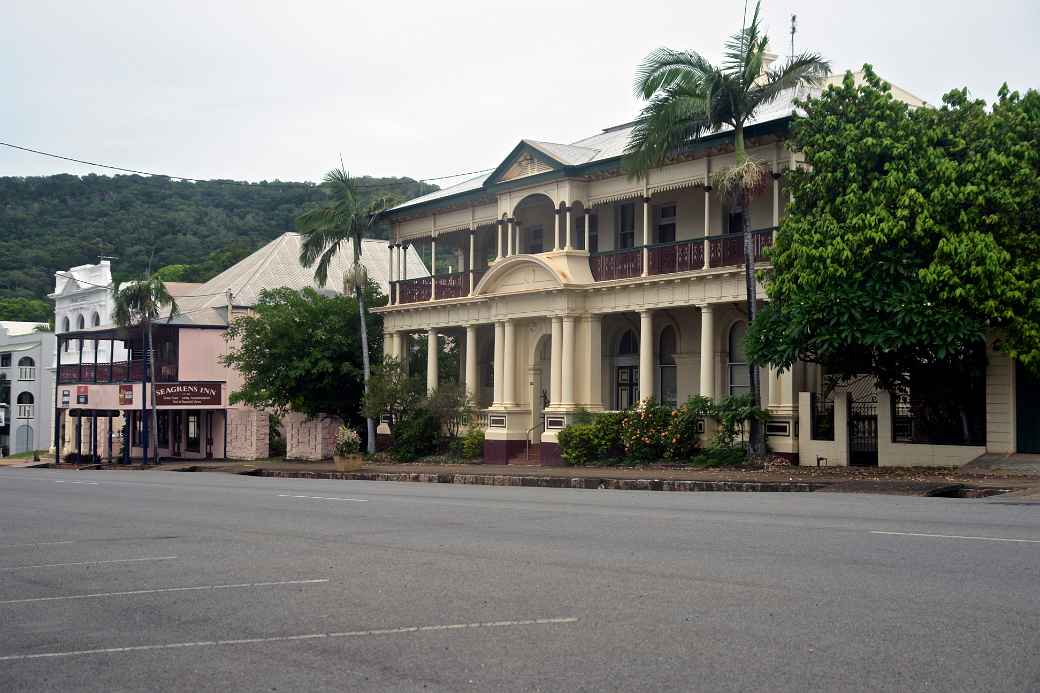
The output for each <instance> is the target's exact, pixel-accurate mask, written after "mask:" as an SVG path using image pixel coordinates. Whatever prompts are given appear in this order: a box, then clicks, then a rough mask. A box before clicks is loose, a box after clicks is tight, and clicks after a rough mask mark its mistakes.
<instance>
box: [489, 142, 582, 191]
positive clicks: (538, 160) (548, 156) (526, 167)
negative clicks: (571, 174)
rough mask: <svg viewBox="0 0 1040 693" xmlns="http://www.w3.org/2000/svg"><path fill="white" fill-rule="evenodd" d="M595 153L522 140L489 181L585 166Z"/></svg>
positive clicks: (563, 145)
mask: <svg viewBox="0 0 1040 693" xmlns="http://www.w3.org/2000/svg"><path fill="white" fill-rule="evenodd" d="M597 153H598V150H596V149H589V148H587V147H575V146H573V145H569V144H556V143H553V142H538V141H536V140H521V141H520V143H519V144H518V145H516V147H514V148H513V151H512V152H510V153H509V156H507V157H506V158H505V159H504V160H503V161H502V163H501V164H499V166H498V168H496V169H495V171H494V173H492V174H491V176H489V178H488V180H490V181H492V182H495V183H503V182H506V181H511V180H516V179H518V178H526V177H528V176H536V175H538V174H540V173H548V172H549V171H555V170H557V169H561V168H564V167H566V166H576V165H579V164H584V163H588V162H589V161H591V160H592V159H593V158H595V156H596V154H597Z"/></svg>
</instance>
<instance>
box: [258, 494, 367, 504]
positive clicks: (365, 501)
mask: <svg viewBox="0 0 1040 693" xmlns="http://www.w3.org/2000/svg"><path fill="white" fill-rule="evenodd" d="M278 497H279V498H306V499H307V500H338V501H351V502H354V503H367V502H368V499H367V498H330V497H329V496H292V495H289V494H288V493H279V494H278Z"/></svg>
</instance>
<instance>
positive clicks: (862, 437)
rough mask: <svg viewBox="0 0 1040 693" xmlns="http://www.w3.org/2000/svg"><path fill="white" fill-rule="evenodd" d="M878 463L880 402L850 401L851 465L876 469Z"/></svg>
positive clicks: (870, 400) (873, 398) (875, 399)
mask: <svg viewBox="0 0 1040 693" xmlns="http://www.w3.org/2000/svg"><path fill="white" fill-rule="evenodd" d="M877 463H878V400H877V395H873V396H871V397H869V398H867V399H862V400H853V399H851V398H850V399H849V464H850V465H856V466H859V467H876V466H877Z"/></svg>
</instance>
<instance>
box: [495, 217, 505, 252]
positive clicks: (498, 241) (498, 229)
mask: <svg viewBox="0 0 1040 693" xmlns="http://www.w3.org/2000/svg"><path fill="white" fill-rule="evenodd" d="M504 224H505V222H501V221H499V222H495V242H496V246H497V250H495V262H498V261H499V260H501V259H502V228H503V226H504Z"/></svg>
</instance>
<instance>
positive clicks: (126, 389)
mask: <svg viewBox="0 0 1040 693" xmlns="http://www.w3.org/2000/svg"><path fill="white" fill-rule="evenodd" d="M133 403H134V386H133V385H129V384H126V385H120V386H119V406H121V407H128V406H131V405H133Z"/></svg>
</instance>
